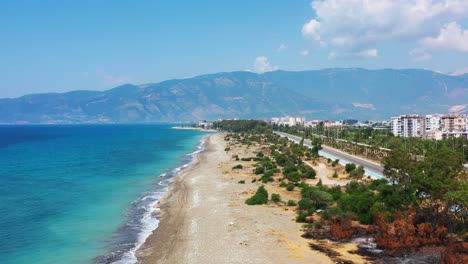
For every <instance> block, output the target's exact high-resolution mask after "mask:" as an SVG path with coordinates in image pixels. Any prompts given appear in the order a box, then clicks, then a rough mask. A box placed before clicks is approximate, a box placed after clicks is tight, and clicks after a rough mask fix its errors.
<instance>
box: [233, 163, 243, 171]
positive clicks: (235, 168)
mask: <svg viewBox="0 0 468 264" xmlns="http://www.w3.org/2000/svg"><path fill="white" fill-rule="evenodd" d="M242 168H243V167H242V165H241V164H238V165H236V166H234V167H232V169H233V170H240V169H242Z"/></svg>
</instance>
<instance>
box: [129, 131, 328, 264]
mask: <svg viewBox="0 0 468 264" xmlns="http://www.w3.org/2000/svg"><path fill="white" fill-rule="evenodd" d="M225 146H226V143H225V141H224V140H223V134H213V135H210V136H209V137H208V138H207V140H206V143H205V148H206V151H204V152H202V153H200V154H198V155H197V157H196V161H195V165H194V166H192V167H191V168H190V169H188V170H187V171H185V172H184V173H183V174H182V175H180V176H178V177H176V178H175V180H174V183H173V184H172V186H171V188H170V190H169V192H168V194H167V196H166V197H165V198H164V199H163V200H162V201H161V203H160V208H161V217H160V226H159V228H158V229H157V230H155V232H154V233H153V234H152V235H151V236H150V237H149V238H148V239H147V241H146V242H145V244H144V245H143V246H142V247H141V248H140V250H139V251H138V252H137V256H138V259H139V263H334V262H333V261H332V260H331V259H330V258H329V257H327V256H326V255H324V254H322V253H320V252H318V251H313V250H311V249H310V247H309V244H308V243H309V242H310V240H307V239H304V238H302V237H301V234H302V232H300V224H297V223H296V222H295V221H294V218H295V213H294V210H293V209H292V208H291V207H289V208H287V207H285V206H278V205H275V204H269V205H265V206H248V205H245V203H244V201H245V199H246V198H247V197H249V196H250V195H251V194H252V193H254V192H255V190H256V189H257V188H258V186H259V185H260V184H259V183H251V182H250V180H249V179H248V178H247V177H248V176H249V175H250V173H249V172H251V168H249V167H248V166H247V167H246V168H244V170H243V171H232V170H231V168H232V166H233V164H235V163H236V162H235V161H232V158H231V157H232V155H233V154H236V153H233V152H232V151H230V152H229V153H226V152H225V150H224V149H225ZM235 151H238V152H244V153H242V154H243V155H250V154H251V153H248V152H250V151H251V150H248V149H245V148H238V149H237V150H235ZM238 154H241V153H238ZM242 179H244V180H245V182H246V184H239V183H238V182H239V180H242ZM267 187H268V186H267ZM274 192H276V190H275V191H274ZM284 192H285V191H284V190H278V193H281V195H282V196H283V195H284V196H285V198H286V199H287V198H288V197H287V195H288V194H286V193H284ZM297 198H298V197H296V199H297Z"/></svg>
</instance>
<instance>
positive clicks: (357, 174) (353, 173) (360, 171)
mask: <svg viewBox="0 0 468 264" xmlns="http://www.w3.org/2000/svg"><path fill="white" fill-rule="evenodd" d="M364 173H365V170H364V167H363V166H359V167H357V168H356V169H354V170H352V171H351V173H350V174H349V176H351V177H352V178H361V177H362V176H364Z"/></svg>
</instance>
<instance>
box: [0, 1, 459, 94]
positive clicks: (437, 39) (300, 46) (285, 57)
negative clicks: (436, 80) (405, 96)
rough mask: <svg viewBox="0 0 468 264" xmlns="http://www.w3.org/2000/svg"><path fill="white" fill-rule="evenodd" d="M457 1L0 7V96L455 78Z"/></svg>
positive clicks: (28, 3)
mask: <svg viewBox="0 0 468 264" xmlns="http://www.w3.org/2000/svg"><path fill="white" fill-rule="evenodd" d="M368 2H371V3H368ZM372 2H374V3H372ZM377 2H378V3H377ZM466 2H468V1H464V0H460V1H459V2H457V1H456V0H451V1H448V0H439V1H436V0H419V1H416V0H382V1H365V0H348V1H339V0H320V1H314V2H312V1H310V0H307V1H303V0H276V1H274V0H273V1H272V0H270V1H261V0H259V1H247V0H237V1H202V0H201V1H188V0H187V1H179V0H172V1H156V0H155V1H58V0H57V1H21V0H17V1H2V2H1V3H0V32H1V39H0V73H1V75H0V76H1V80H2V83H1V86H0V97H17V96H21V95H24V94H29V93H40V92H65V91H70V90H77V89H89V90H105V89H109V88H112V87H115V86H117V85H120V84H123V83H135V84H141V83H149V82H158V81H163V80H167V79H172V78H186V77H191V76H195V75H200V74H205V73H214V72H220V71H236V70H251V71H257V72H264V71H270V70H275V69H282V70H314V69H321V68H328V67H364V68H369V69H380V68H427V69H431V70H436V71H440V72H443V73H451V72H455V71H462V72H464V71H465V70H466V69H467V68H468V23H467V22H468V20H467V19H468V3H466Z"/></svg>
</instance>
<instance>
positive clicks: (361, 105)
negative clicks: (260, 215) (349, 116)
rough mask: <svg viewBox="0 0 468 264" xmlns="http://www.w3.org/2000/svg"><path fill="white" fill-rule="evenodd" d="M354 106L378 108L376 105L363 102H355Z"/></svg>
mask: <svg viewBox="0 0 468 264" xmlns="http://www.w3.org/2000/svg"><path fill="white" fill-rule="evenodd" d="M353 106H354V107H358V108H366V109H371V110H376V109H377V108H375V106H374V105H373V104H363V103H353Z"/></svg>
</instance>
